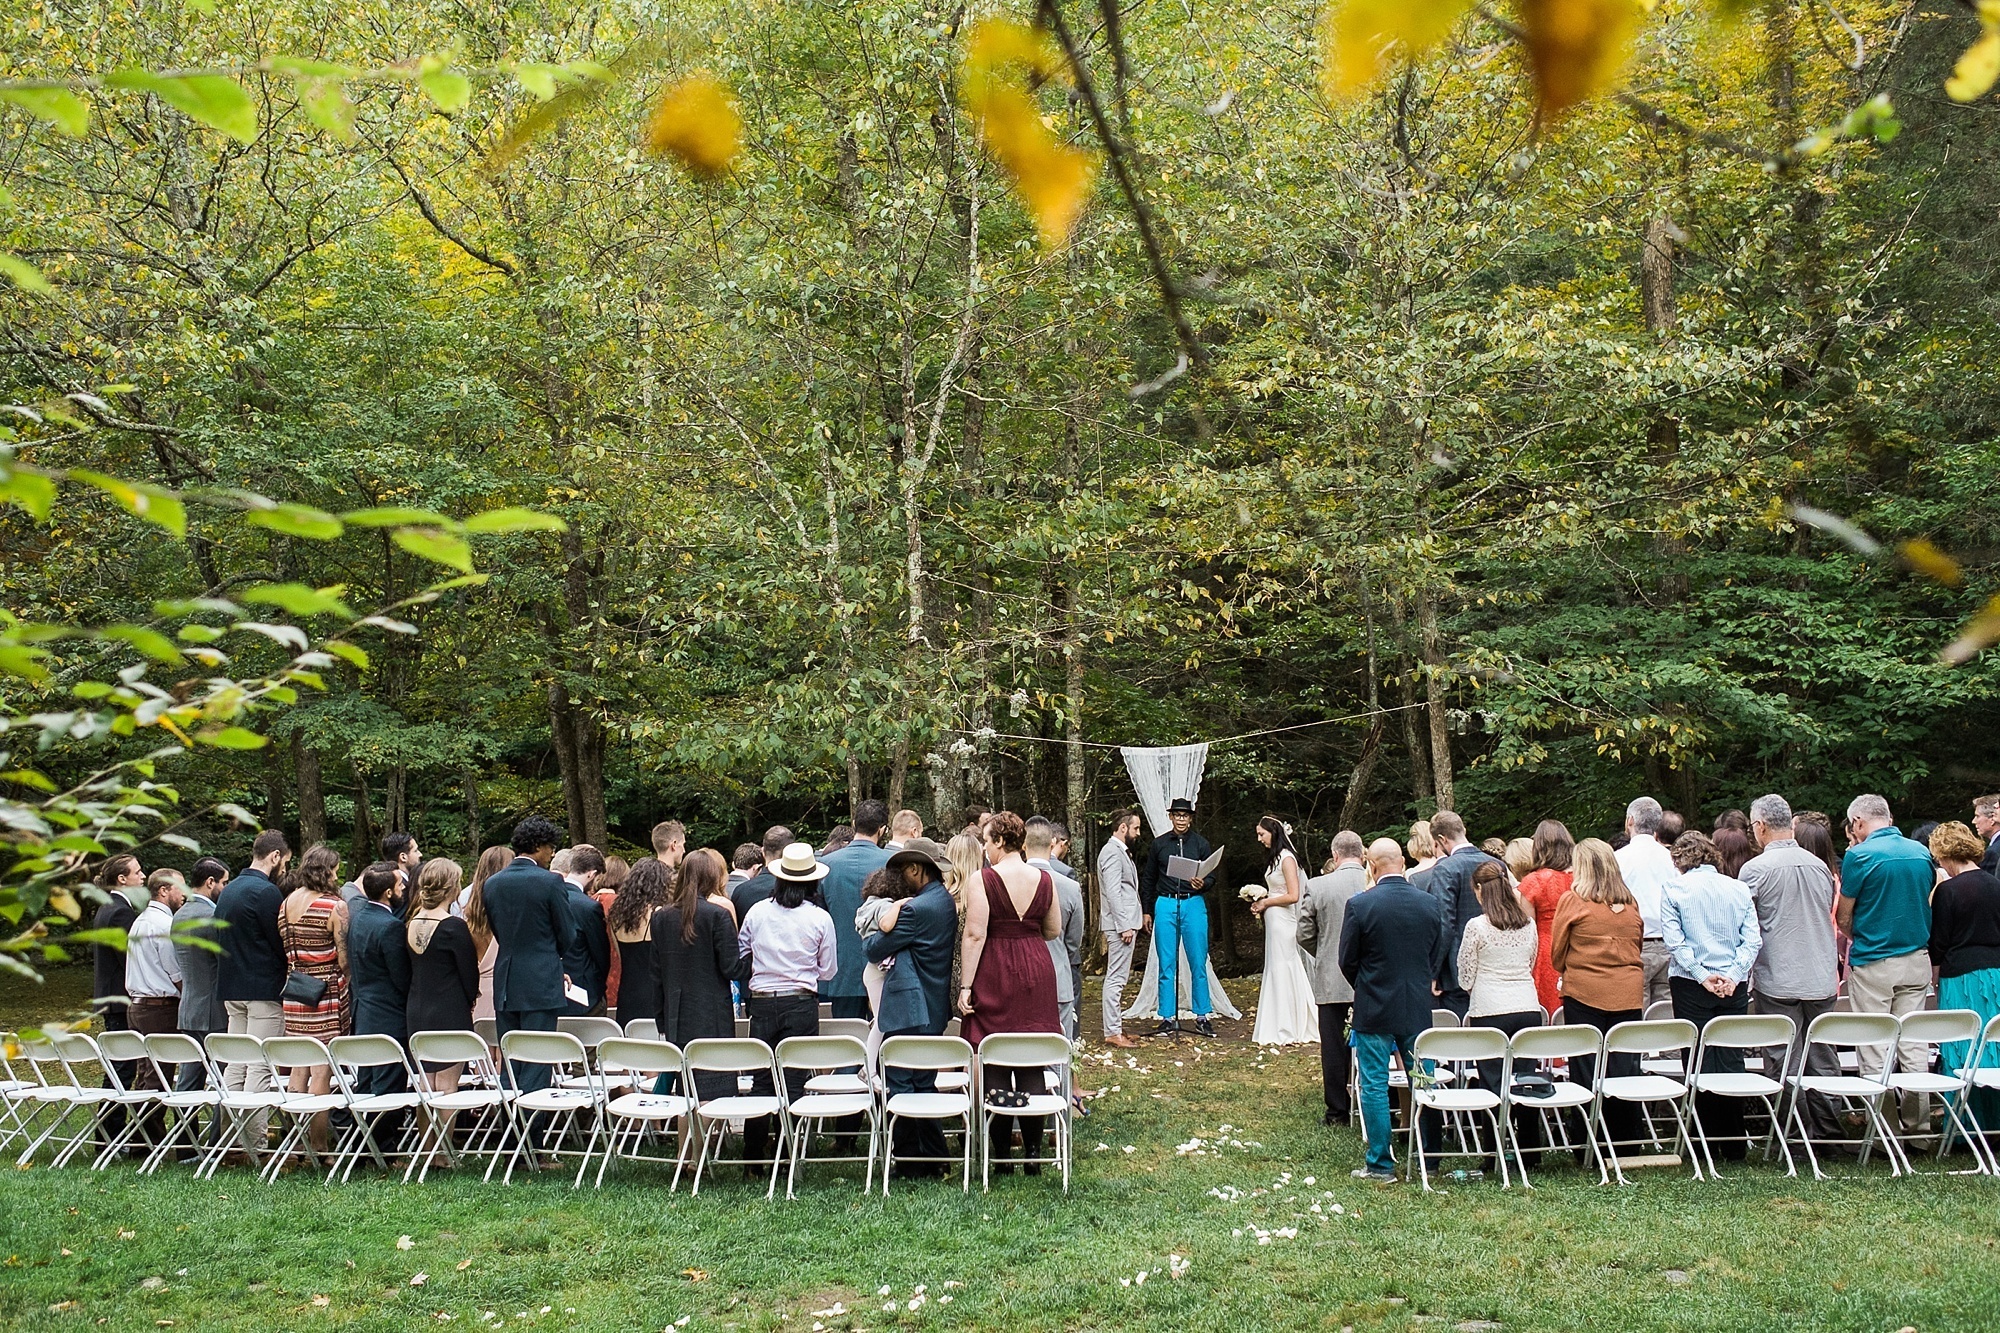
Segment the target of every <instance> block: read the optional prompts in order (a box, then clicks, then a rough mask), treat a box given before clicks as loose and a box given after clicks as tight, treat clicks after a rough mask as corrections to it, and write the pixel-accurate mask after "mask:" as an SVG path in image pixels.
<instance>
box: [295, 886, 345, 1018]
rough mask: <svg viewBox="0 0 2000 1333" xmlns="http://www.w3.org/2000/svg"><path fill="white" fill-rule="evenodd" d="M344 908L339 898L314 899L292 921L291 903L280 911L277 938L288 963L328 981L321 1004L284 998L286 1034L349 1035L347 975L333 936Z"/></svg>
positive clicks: (300, 970) (296, 969)
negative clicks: (299, 1002)
mask: <svg viewBox="0 0 2000 1333" xmlns="http://www.w3.org/2000/svg"><path fill="white" fill-rule="evenodd" d="M340 910H341V903H340V899H338V898H315V899H313V900H312V902H311V903H310V904H309V905H308V906H307V907H306V910H305V911H304V912H302V913H300V914H299V919H298V921H297V923H296V924H294V923H293V921H292V912H291V906H290V904H289V903H287V904H286V907H285V910H283V911H281V912H279V914H278V938H279V939H280V940H281V941H282V942H283V943H284V946H285V965H286V966H287V967H289V968H290V969H291V970H292V971H294V972H304V973H306V974H307V975H308V976H314V977H318V978H319V979H320V980H321V981H324V982H325V983H326V994H325V995H323V996H321V997H320V1001H319V1003H318V1004H298V1003H296V1002H294V1001H292V1000H286V1001H285V1034H286V1035H287V1036H292V1037H318V1038H319V1039H320V1040H321V1041H327V1040H330V1039H331V1038H334V1037H339V1036H343V1035H345V1034H346V1032H347V1030H348V1027H349V1023H348V1013H347V974H346V973H345V972H343V971H341V969H340V948H339V945H338V944H337V943H336V942H335V939H334V933H333V930H334V926H333V923H334V919H335V918H336V917H337V916H338V915H339V913H340Z"/></svg>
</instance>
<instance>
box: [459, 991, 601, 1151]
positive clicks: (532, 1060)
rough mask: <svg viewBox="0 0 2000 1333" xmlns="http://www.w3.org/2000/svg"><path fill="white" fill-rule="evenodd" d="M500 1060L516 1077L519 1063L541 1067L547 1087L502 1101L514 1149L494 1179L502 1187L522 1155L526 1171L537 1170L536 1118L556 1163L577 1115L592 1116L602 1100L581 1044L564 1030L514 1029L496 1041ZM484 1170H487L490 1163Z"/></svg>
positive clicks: (518, 1071) (596, 1081)
mask: <svg viewBox="0 0 2000 1333" xmlns="http://www.w3.org/2000/svg"><path fill="white" fill-rule="evenodd" d="M559 1021H560V1020H559ZM500 1060H501V1063H502V1064H505V1065H508V1066H510V1067H516V1068H515V1075H514V1076H515V1077H516V1078H519V1077H520V1070H519V1069H518V1066H520V1065H545V1066H547V1067H548V1070H549V1086H548V1087H545V1088H535V1089H531V1090H529V1091H527V1092H521V1093H518V1094H517V1095H516V1096H515V1097H514V1098H513V1099H512V1100H510V1101H509V1102H508V1103H507V1109H508V1111H509V1113H510V1114H511V1115H512V1116H513V1119H514V1151H513V1152H512V1153H510V1154H508V1157H507V1172H506V1174H505V1175H503V1176H502V1177H501V1178H500V1183H501V1184H503V1185H507V1184H512V1183H513V1180H514V1168H515V1166H517V1165H518V1164H519V1163H520V1160H521V1157H522V1154H524V1153H525V1154H526V1155H527V1158H528V1169H529V1170H531V1171H534V1170H540V1169H541V1157H540V1153H539V1152H538V1151H537V1149H536V1147H535V1143H534V1128H535V1121H536V1120H537V1119H541V1120H542V1121H543V1127H542V1142H543V1145H544V1147H545V1149H546V1151H547V1152H548V1155H549V1156H550V1157H551V1158H552V1159H554V1160H555V1161H558V1162H560V1161H561V1160H562V1156H563V1148H562V1140H563V1139H564V1137H566V1136H567V1135H568V1134H570V1133H571V1132H572V1131H573V1130H575V1128H576V1122H577V1119H578V1117H580V1116H586V1115H589V1116H592V1117H593V1118H594V1116H595V1113H596V1112H597V1110H598V1109H599V1108H600V1107H601V1106H602V1105H603V1104H604V1103H603V1096H604V1090H603V1086H602V1084H601V1083H600V1082H599V1080H598V1077H597V1076H596V1075H595V1074H593V1073H592V1072H591V1068H590V1055H589V1053H588V1052H586V1051H585V1050H584V1049H583V1043H582V1042H581V1041H580V1040H578V1039H577V1038H576V1037H574V1036H572V1035H571V1034H570V1033H567V1032H533V1031H529V1030H527V1029H524V1028H523V1029H516V1030H515V1031H513V1032H509V1033H508V1034H507V1035H506V1036H504V1037H502V1038H501V1039H500ZM487 1174H488V1175H489V1176H490V1175H491V1174H492V1169H491V1168H490V1167H489V1168H488V1171H487Z"/></svg>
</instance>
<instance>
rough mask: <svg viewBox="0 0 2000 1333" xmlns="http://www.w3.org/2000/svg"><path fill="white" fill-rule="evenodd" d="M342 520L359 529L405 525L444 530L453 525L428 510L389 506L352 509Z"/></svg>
mask: <svg viewBox="0 0 2000 1333" xmlns="http://www.w3.org/2000/svg"><path fill="white" fill-rule="evenodd" d="M340 520H341V522H343V523H350V524H352V525H353V526H355V527H357V528H395V527H402V526H405V525H411V526H418V527H431V528H443V527H449V526H450V525H451V520H450V519H448V518H446V517H445V516H444V515H443V514H434V513H432V512H431V511H430V510H428V509H402V508H397V507H395V506H388V505H385V506H379V507H377V508H373V509H350V510H348V511H347V512H346V513H344V514H342V515H341V516H340Z"/></svg>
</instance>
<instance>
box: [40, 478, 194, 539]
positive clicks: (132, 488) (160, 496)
mask: <svg viewBox="0 0 2000 1333" xmlns="http://www.w3.org/2000/svg"><path fill="white" fill-rule="evenodd" d="M69 477H70V479H71V480H72V481H80V482H83V483H84V484H85V485H88V486H95V487H96V488H97V489H98V490H100V491H103V492H104V493H105V494H106V495H108V496H110V497H111V498H112V499H114V500H116V501H117V502H118V504H119V506H120V507H121V508H123V509H124V510H125V512H126V513H128V514H131V515H132V516H133V517H135V518H143V519H145V520H146V521H147V522H148V523H157V524H159V525H160V526H161V527H163V528H165V529H166V530H167V531H168V532H171V533H173V534H174V536H176V537H185V536H187V506H185V505H183V504H182V503H181V500H180V497H179V496H177V495H175V494H174V493H173V492H172V491H170V490H167V489H166V488H165V487H163V486H151V485H148V484H146V483H144V482H129V481H121V480H120V479H118V478H117V477H113V476H108V475H107V474H105V473H102V472H92V471H90V470H88V469H85V468H71V469H70V472H69Z"/></svg>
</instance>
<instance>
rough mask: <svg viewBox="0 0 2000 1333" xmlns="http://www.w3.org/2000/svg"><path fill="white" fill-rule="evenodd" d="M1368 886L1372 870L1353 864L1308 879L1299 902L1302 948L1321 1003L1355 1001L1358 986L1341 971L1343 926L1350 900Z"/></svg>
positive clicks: (1300, 942)
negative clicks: (1341, 932) (1303, 895)
mask: <svg viewBox="0 0 2000 1333" xmlns="http://www.w3.org/2000/svg"><path fill="white" fill-rule="evenodd" d="M1367 887H1368V872H1367V871H1366V870H1363V869H1362V868H1361V867H1360V866H1358V865H1355V864H1353V863H1349V864H1347V865H1344V866H1342V867H1341V868H1340V869H1338V870H1336V871H1334V872H1333V873H1332V874H1330V875H1314V876H1313V877H1312V878H1311V879H1309V880H1307V881H1306V891H1305V899H1304V901H1302V902H1301V903H1300V904H1299V949H1300V950H1301V951H1302V952H1303V953H1304V954H1305V955H1306V971H1307V972H1308V973H1309V974H1310V975H1311V977H1312V988H1313V999H1315V1000H1317V1001H1318V1002H1319V1003H1321V1004H1352V1003H1353V1002H1354V987H1353V985H1352V984H1350V983H1349V982H1348V980H1347V977H1346V976H1345V975H1344V974H1343V973H1342V972H1341V970H1340V927H1341V924H1342V923H1343V922H1344V921H1345V920H1346V918H1347V903H1348V900H1349V899H1350V898H1352V897H1354V895H1355V894H1357V893H1360V892H1361V891H1362V890H1363V889H1366V888H1367Z"/></svg>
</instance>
